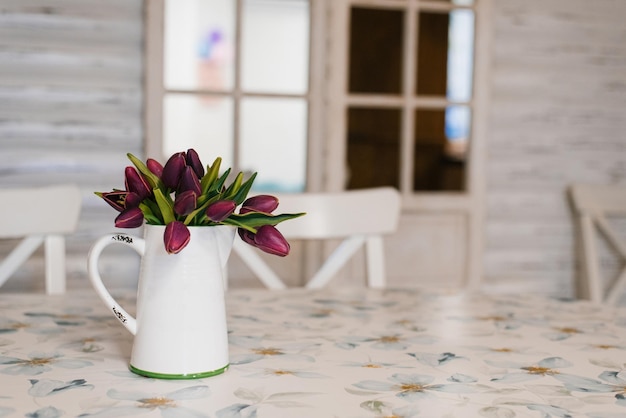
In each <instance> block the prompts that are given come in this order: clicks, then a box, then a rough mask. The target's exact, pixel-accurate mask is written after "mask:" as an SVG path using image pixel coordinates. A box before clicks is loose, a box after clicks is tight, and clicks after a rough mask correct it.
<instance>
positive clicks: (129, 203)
mask: <svg viewBox="0 0 626 418" xmlns="http://www.w3.org/2000/svg"><path fill="white" fill-rule="evenodd" d="M142 200H143V199H141V197H140V196H139V195H138V194H137V193H135V192H130V193H128V194H127V195H126V199H124V207H125V208H126V209H130V208H136V207H139V204H140V203H141V201H142Z"/></svg>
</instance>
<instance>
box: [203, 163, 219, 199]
mask: <svg viewBox="0 0 626 418" xmlns="http://www.w3.org/2000/svg"><path fill="white" fill-rule="evenodd" d="M221 164H222V158H221V157H217V158H216V159H215V161H213V165H211V166H207V168H206V173H205V174H204V176H202V179H201V180H200V187H201V188H202V194H203V195H205V194H206V193H207V192H208V191H209V189H210V188H211V186H212V185H213V183H215V180H216V179H217V176H218V175H219V172H220V165H221Z"/></svg>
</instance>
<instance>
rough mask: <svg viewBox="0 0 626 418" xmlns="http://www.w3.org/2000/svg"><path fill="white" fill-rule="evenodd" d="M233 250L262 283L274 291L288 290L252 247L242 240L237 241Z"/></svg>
mask: <svg viewBox="0 0 626 418" xmlns="http://www.w3.org/2000/svg"><path fill="white" fill-rule="evenodd" d="M233 250H234V251H235V252H236V253H237V254H238V255H239V257H241V259H242V260H243V262H244V263H246V265H247V266H248V267H250V269H251V270H252V271H253V272H254V273H255V274H256V275H257V276H258V277H259V279H260V280H261V282H263V284H264V285H265V286H266V287H267V288H268V289H272V290H280V289H286V288H287V286H286V285H285V283H283V281H282V280H280V278H279V277H278V276H277V275H276V273H274V272H273V271H272V269H271V268H270V267H269V266H268V265H267V263H266V262H265V261H264V260H263V259H262V258H261V257H260V256H259V255H258V254H257V253H256V252H255V251H256V250H255V249H253V248H252V247H250V246H249V245H248V244H246V243H245V242H243V241H242V240H239V239H236V240H235V242H234V244H233Z"/></svg>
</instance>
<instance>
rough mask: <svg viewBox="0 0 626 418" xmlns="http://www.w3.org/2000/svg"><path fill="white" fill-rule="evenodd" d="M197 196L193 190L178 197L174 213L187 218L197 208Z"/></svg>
mask: <svg viewBox="0 0 626 418" xmlns="http://www.w3.org/2000/svg"><path fill="white" fill-rule="evenodd" d="M196 201H197V195H196V193H195V192H194V191H193V190H187V191H184V192H182V193H179V194H177V195H176V200H175V201H174V212H176V213H177V214H179V215H181V216H187V215H189V214H190V213H191V212H193V211H194V209H195V208H196Z"/></svg>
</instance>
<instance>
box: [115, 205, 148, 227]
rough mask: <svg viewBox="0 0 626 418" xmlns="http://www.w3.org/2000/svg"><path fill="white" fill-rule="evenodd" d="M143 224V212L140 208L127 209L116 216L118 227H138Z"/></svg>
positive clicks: (116, 225)
mask: <svg viewBox="0 0 626 418" xmlns="http://www.w3.org/2000/svg"><path fill="white" fill-rule="evenodd" d="M142 224H143V212H142V211H141V209H139V208H130V209H125V210H124V211H123V212H122V213H120V214H119V215H117V218H115V227H116V228H138V227H140V226H141V225H142Z"/></svg>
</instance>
